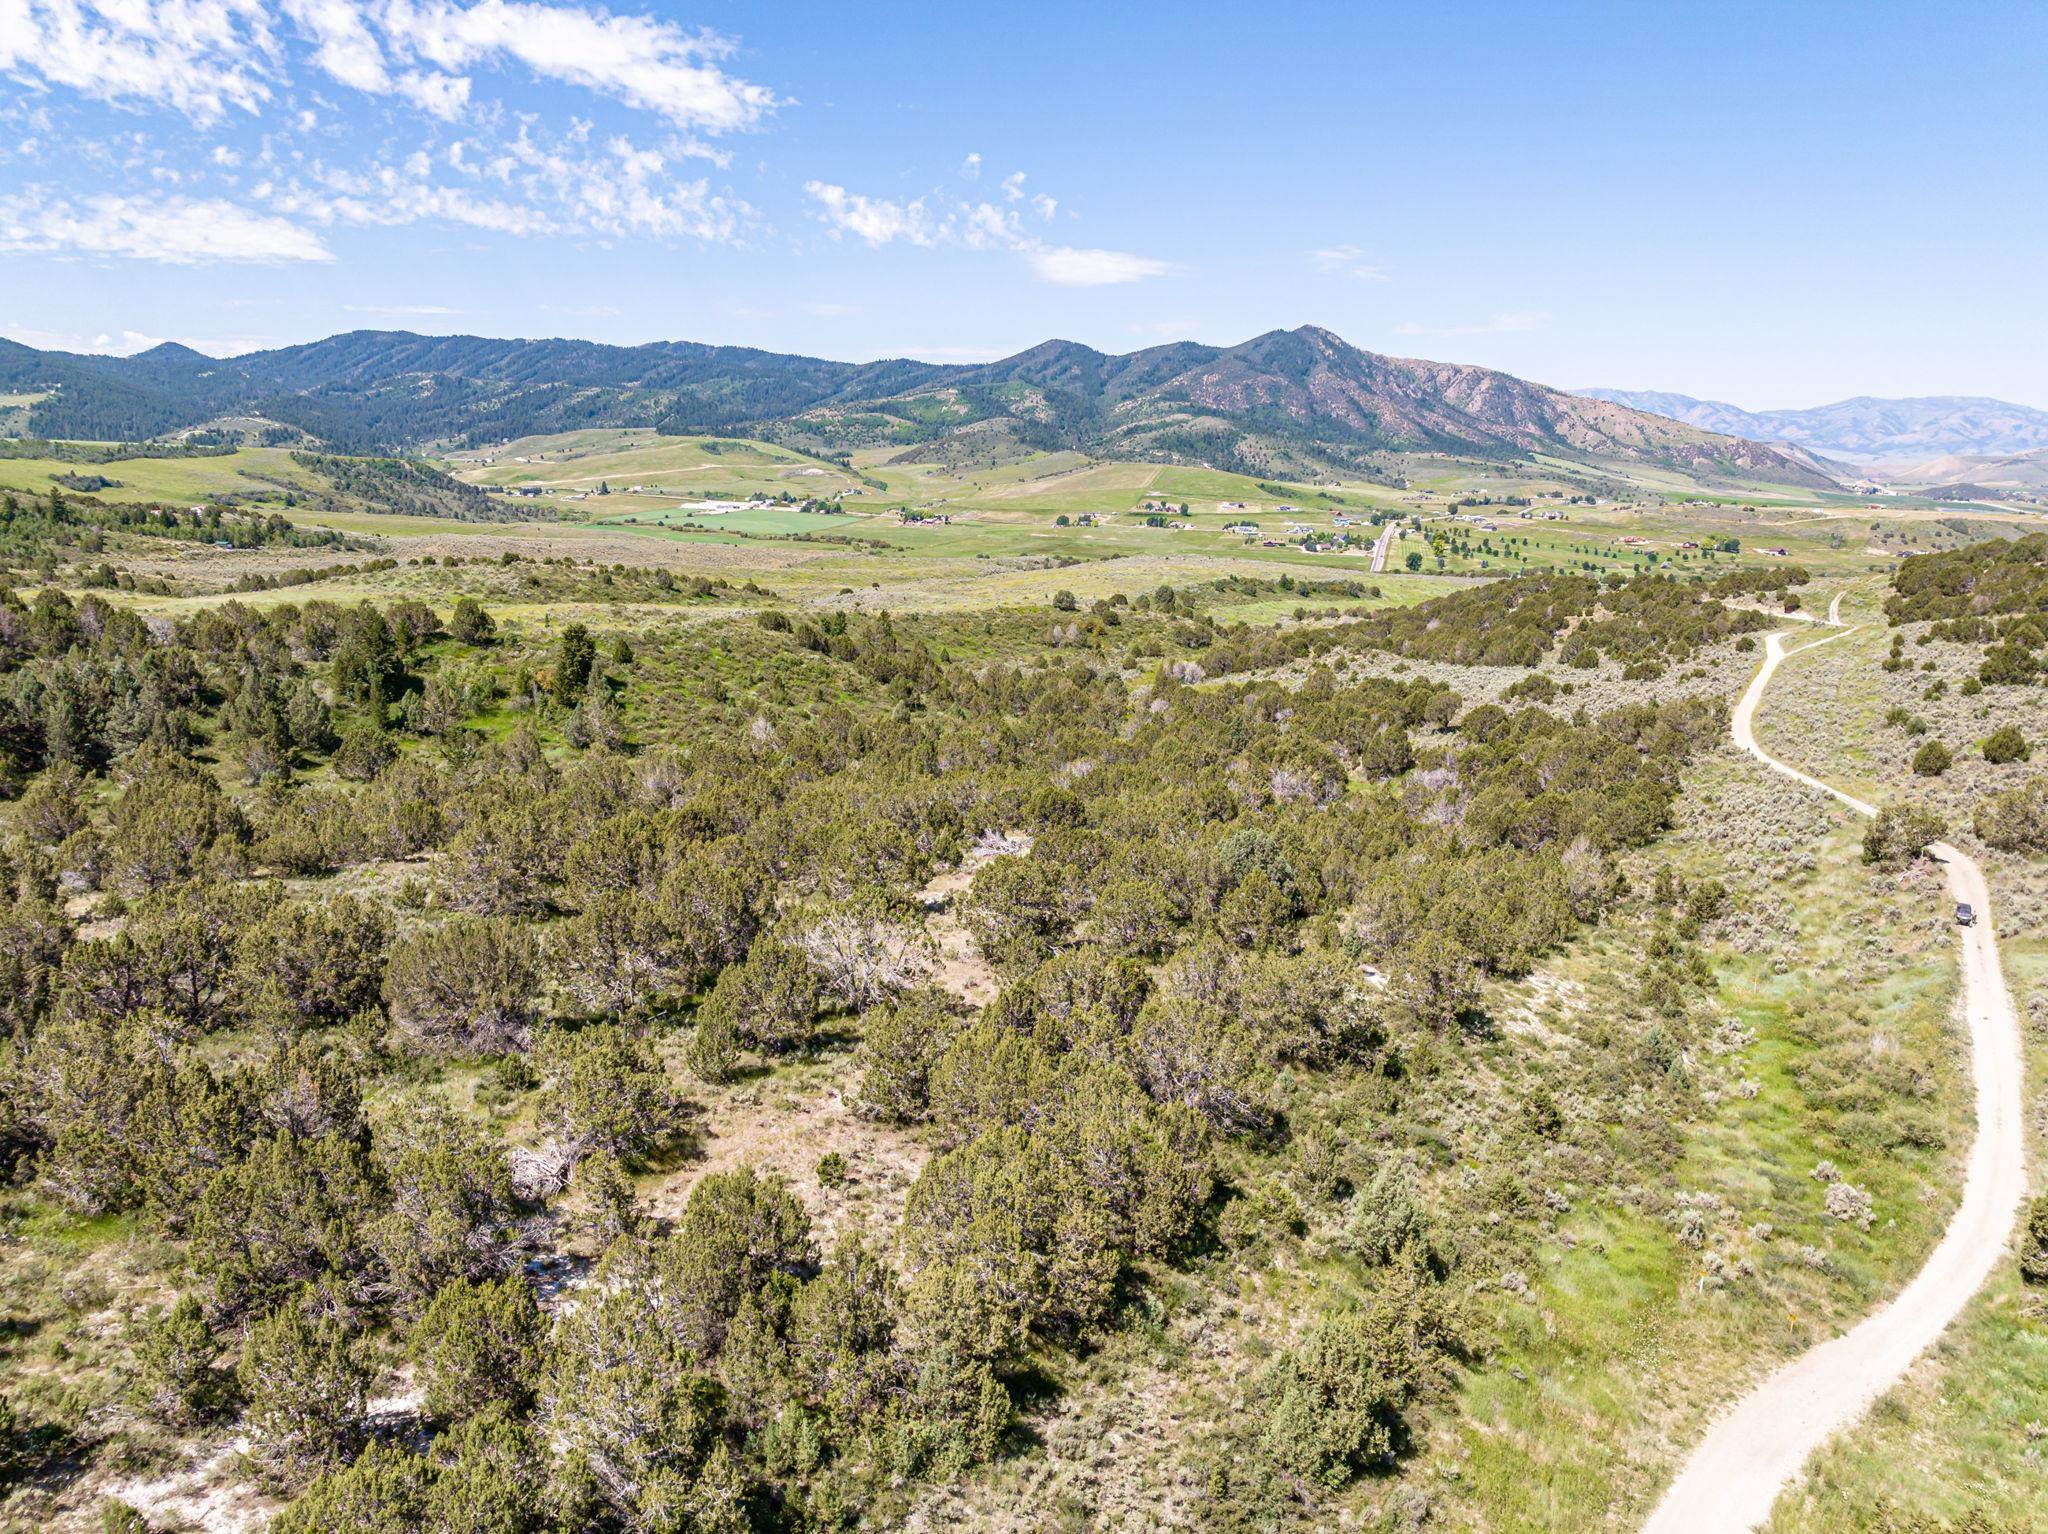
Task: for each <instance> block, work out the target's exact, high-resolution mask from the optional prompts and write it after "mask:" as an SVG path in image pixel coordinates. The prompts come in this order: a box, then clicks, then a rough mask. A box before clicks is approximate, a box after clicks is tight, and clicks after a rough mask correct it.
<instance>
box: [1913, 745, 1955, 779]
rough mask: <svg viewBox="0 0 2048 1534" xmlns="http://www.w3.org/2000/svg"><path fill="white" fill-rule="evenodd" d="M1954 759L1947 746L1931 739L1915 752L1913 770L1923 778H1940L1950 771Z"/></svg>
mask: <svg viewBox="0 0 2048 1534" xmlns="http://www.w3.org/2000/svg"><path fill="white" fill-rule="evenodd" d="M1954 760H1955V758H1954V756H1953V755H1951V754H1950V752H1949V749H1948V747H1947V746H1944V745H1943V744H1942V743H1941V742H1940V741H1938V740H1930V741H1928V742H1927V743H1926V744H1925V745H1923V746H1922V747H1921V748H1920V749H1919V750H1918V751H1915V752H1914V753H1913V771H1914V772H1916V773H1918V774H1919V775H1920V776H1921V777H1923V778H1938V777H1940V776H1941V775H1942V774H1943V773H1944V772H1947V771H1948V769H1949V766H1950V764H1951V763H1952V762H1953V761H1954Z"/></svg>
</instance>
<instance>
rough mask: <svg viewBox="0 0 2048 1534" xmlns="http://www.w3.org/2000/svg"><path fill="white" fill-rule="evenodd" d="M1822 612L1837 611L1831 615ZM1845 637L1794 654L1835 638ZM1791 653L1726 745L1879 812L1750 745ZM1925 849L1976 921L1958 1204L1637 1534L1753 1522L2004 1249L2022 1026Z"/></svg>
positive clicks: (1718, 1531) (1950, 1313) (1761, 1397)
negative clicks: (1899, 1286) (1971, 1103)
mask: <svg viewBox="0 0 2048 1534" xmlns="http://www.w3.org/2000/svg"><path fill="white" fill-rule="evenodd" d="M1829 616H1830V618H1836V617H1837V616H1838V615H1837V611H1836V609H1835V608H1833V607H1831V608H1830V612H1829ZM1849 632H1852V631H1851V630H1848V629H1844V630H1842V631H1841V633H1836V634H1830V635H1829V636H1828V637H1827V638H1826V639H1820V640H1815V641H1814V642H1813V644H1807V645H1802V646H1800V647H1799V648H1800V649H1812V648H1813V646H1814V645H1815V644H1830V643H1832V642H1833V641H1834V640H1836V639H1839V638H1841V637H1842V635H1843V634H1846V633H1849ZM1787 653H1788V652H1787V651H1786V649H1785V636H1784V635H1783V634H1772V635H1770V636H1769V637H1768V638H1766V639H1765V641H1764V663H1763V665H1762V667H1761V668H1760V669H1759V670H1758V671H1757V674H1756V678H1755V680H1754V681H1752V682H1751V683H1750V684H1749V690H1748V691H1747V692H1745V693H1744V694H1743V695H1742V701H1741V702H1740V703H1738V704H1737V705H1736V708H1735V718H1734V724H1733V733H1734V736H1735V743H1736V744H1737V745H1738V746H1740V747H1742V749H1743V750H1745V751H1747V752H1749V753H1750V755H1752V756H1754V757H1756V758H1757V759H1758V760H1759V761H1761V762H1762V763H1763V764H1764V765H1765V766H1766V767H1769V768H1770V769H1771V770H1772V771H1774V772H1779V773H1783V774H1784V775H1785V776H1786V777H1788V778H1792V779H1794V780H1795V781H1797V782H1800V783H1804V784H1806V785H1807V786H1808V787H1810V788H1814V789H1817V790H1819V791H1820V792H1821V793H1824V794H1827V795H1830V796H1831V797H1833V798H1835V799H1837V800H1839V801H1841V802H1842V803H1843V804H1845V805H1847V806H1848V807H1849V808H1850V809H1852V810H1855V811H1856V812H1857V813H1858V814H1860V815H1875V814H1876V813H1877V810H1876V808H1875V806H1873V805H1870V804H1867V803H1865V802H1864V801H1863V800H1861V799H1858V798H1856V797H1855V796H1853V795H1851V794H1846V793H1843V792H1842V791H1841V790H1840V789H1838V788H1833V787H1830V786H1829V785H1828V784H1826V783H1823V782H1821V780H1820V779H1818V778H1816V777H1813V776H1811V775H1810V774H1808V773H1804V772H1801V771H1799V769H1798V768H1796V767H1788V766H1786V765H1785V763H1783V762H1780V761H1778V760H1777V759H1775V758H1774V757H1772V756H1771V755H1770V754H1769V753H1768V752H1766V751H1765V750H1764V749H1763V748H1762V747H1761V746H1759V745H1758V744H1757V742H1756V733H1755V728H1754V726H1755V720H1756V707H1757V703H1758V701H1759V700H1760V699H1761V698H1762V697H1763V694H1764V688H1765V687H1766V686H1767V685H1769V683H1770V680H1771V675H1772V673H1773V672H1775V671H1776V670H1777V669H1778V665H1779V662H1781V661H1783V660H1784V659H1785V656H1786V654H1787ZM1789 653H1792V654H1797V653H1798V651H1796V650H1795V651H1792V652H1789ZM1928 851H1929V852H1930V853H1931V854H1932V855H1933V856H1934V857H1935V858H1937V859H1939V860H1940V862H1941V864H1942V866H1943V869H1944V871H1945V872H1946V874H1947V880H1948V895H1949V898H1950V899H1951V900H1954V901H1965V900H1966V901H1968V902H1969V903H1970V905H1971V906H1972V907H1974V908H1975V910H1976V912H1977V924H1976V925H1975V926H1973V927H1959V928H1957V929H1956V930H1957V934H1958V936H1959V937H1960V938H1961V940H1962V956H1961V957H1962V977H1963V1011H1964V1015H1965V1017H1966V1019H1967V1020H1968V1023H1969V1029H1970V1068H1971V1074H1972V1076H1973V1077H1974V1079H1975V1083H1976V1094H1977V1138H1976V1140H1975V1142H1974V1143H1973V1144H1972V1145H1971V1146H1970V1155H1969V1160H1968V1162H1967V1164H1966V1166H1965V1170H1964V1177H1963V1197H1962V1202H1961V1203H1960V1204H1959V1205H1958V1206H1957V1208H1956V1212H1955V1216H1954V1218H1953V1219H1951V1220H1950V1221H1949V1226H1948V1230H1947V1231H1946V1232H1944V1233H1943V1235H1942V1238H1941V1241H1940V1243H1939V1244H1938V1245H1936V1247H1935V1248H1934V1251H1933V1253H1932V1255H1930V1256H1929V1257H1928V1259H1927V1262H1926V1265H1925V1266H1924V1267H1922V1268H1921V1269H1920V1271H1919V1273H1918V1274H1917V1275H1915V1277H1914V1279H1913V1281H1912V1282H1911V1283H1910V1284H1908V1285H1907V1286H1906V1287H1905V1288H1904V1289H1903V1290H1901V1291H1900V1293H1899V1294H1898V1295H1897V1297H1896V1298H1894V1299H1893V1300H1892V1301H1891V1302H1890V1303H1889V1304H1887V1305H1885V1306H1884V1307H1883V1308H1882V1309H1879V1310H1877V1311H1874V1312H1873V1313H1872V1314H1870V1315H1869V1316H1867V1317H1865V1318H1864V1319H1863V1320H1862V1321H1861V1322H1859V1323H1858V1324H1857V1325H1856V1326H1855V1327H1854V1328H1852V1329H1851V1330H1849V1331H1847V1332H1844V1333H1843V1334H1842V1335H1841V1336H1839V1337H1835V1338H1832V1339H1831V1340H1829V1341H1827V1342H1823V1343H1821V1344H1820V1345H1819V1346H1818V1347H1814V1348H1810V1349H1809V1350H1807V1351H1806V1352H1805V1353H1802V1354H1800V1356H1799V1357H1797V1358H1795V1359H1793V1360H1792V1361H1791V1362H1790V1363H1788V1364H1786V1365H1784V1366H1783V1367H1782V1368H1780V1369H1778V1370H1777V1372H1775V1373H1774V1374H1772V1375H1771V1376H1770V1377H1769V1378H1767V1379H1765V1380H1764V1381H1763V1383H1761V1384H1760V1385H1758V1386H1756V1388H1755V1389H1753V1390H1751V1391H1750V1393H1749V1394H1748V1395H1746V1396H1744V1397H1743V1398H1742V1399H1741V1400H1740V1401H1738V1402H1736V1403H1735V1405H1734V1406H1733V1407H1732V1408H1730V1409H1729V1410H1728V1411H1727V1412H1725V1413H1724V1414H1723V1415H1722V1416H1721V1417H1720V1418H1719V1419H1718V1420H1717V1421H1716V1422H1715V1423H1714V1425H1713V1427H1712V1428H1711V1429H1710V1430H1709V1431H1708V1433H1707V1436H1706V1439H1705V1440H1704V1441H1703V1442H1702V1443H1701V1444H1700V1445H1699V1447H1698V1448H1696V1449H1695V1450H1693V1452H1692V1456H1691V1457H1690V1458H1689V1459H1688V1460H1687V1461H1686V1462H1685V1465H1684V1467H1683V1468H1682V1469H1681V1470H1680V1471H1679V1473H1678V1479H1677V1480H1675V1481H1673V1482H1672V1483H1671V1487H1670V1489H1669V1490H1668V1491H1666V1492H1665V1494H1664V1497H1663V1500H1662V1501H1660V1502H1659V1503H1658V1504H1657V1509H1656V1511H1655V1512H1654V1513H1652V1514H1651V1515H1650V1521H1649V1522H1648V1523H1646V1524H1645V1525H1644V1526H1643V1534H1741V1531H1746V1530H1750V1529H1754V1528H1757V1527H1758V1526H1760V1525H1761V1524H1762V1523H1763V1522H1764V1521H1765V1520H1766V1519H1768V1518H1769V1517H1770V1512H1771V1505H1772V1504H1773V1503H1774V1502H1776V1501H1777V1499H1778V1494H1779V1492H1781V1491H1782V1490H1784V1488H1785V1486H1786V1485H1787V1484H1788V1483H1790V1482H1791V1481H1792V1480H1793V1478H1794V1477H1796V1476H1797V1475H1798V1474H1799V1471H1800V1468H1801V1467H1802V1466H1803V1465H1805V1463H1806V1461H1807V1458H1808V1457H1809V1456H1810V1455H1811V1454H1812V1453H1813V1451H1814V1450H1816V1449H1818V1448H1819V1447H1820V1446H1821V1445H1822V1444H1823V1443H1825V1442H1826V1441H1827V1440H1828V1438H1829V1437H1831V1436H1832V1435H1833V1434H1834V1433H1835V1432H1836V1431H1838V1430H1839V1429H1841V1428H1844V1427H1847V1426H1848V1425H1849V1424H1850V1423H1852V1422H1854V1421H1856V1419H1857V1418H1859V1417H1861V1416H1862V1415H1863V1413H1864V1412H1865V1411H1867V1410H1868V1409H1869V1408H1870V1406H1871V1404H1872V1403H1873V1402H1874V1401H1876V1400H1877V1398H1878V1397H1879V1396H1881V1395H1882V1394H1884V1392H1885V1391H1886V1390H1888V1389H1889V1388H1890V1387H1891V1386H1892V1384H1893V1383H1894V1382H1895V1381H1896V1380H1898V1378H1899V1377H1900V1376H1901V1375H1902V1374H1904V1373H1905V1372H1906V1370H1907V1368H1908V1367H1910V1366H1911V1365H1912V1363H1913V1361H1914V1360H1915V1359H1916V1358H1918V1357H1919V1356H1920V1355H1921V1354H1922V1353H1923V1352H1925V1351H1926V1350H1927V1349H1928V1347H1930V1346H1931V1345H1932V1344H1933V1343H1934V1341H1935V1339H1936V1338H1938V1337H1939V1336H1940V1335H1941V1334H1942V1332H1943V1331H1944V1330H1946V1329H1947V1327H1948V1324H1949V1323H1950V1322H1951V1321H1953V1320H1954V1319H1955V1317H1956V1315H1957V1313H1958V1312H1960V1311H1961V1310H1962V1308H1963V1306H1964V1305H1965V1304H1967V1303H1968V1302H1969V1299H1970V1296H1972V1295H1973V1294H1975V1293H1976V1292H1977V1290H1978V1289H1979V1288H1980V1287H1981V1286H1982V1285H1983V1283H1984V1280H1985V1279H1986V1278H1987V1277H1988V1276H1989V1275H1990V1273H1991V1270H1992V1269H1993V1268H1994V1267H1996V1266H1997V1265H1998V1263H1999V1262H2000V1260H2001V1259H2002V1258H2003V1257H2004V1255H2005V1247H2006V1242H2007V1240H2008V1239H2009V1238H2010V1237H2011V1235H2012V1228H2013V1219H2014V1216H2015V1214H2016V1213H2017V1211H2018V1209H2019V1204H2020V1199H2021V1198H2022V1196H2023V1195H2024V1193H2025V1191H2026V1146H2025V1141H2024V1139H2023V1122H2022V1117H2021V1108H2020V1089H2021V1083H2022V1080H2023V1064H2022V1060H2021V1054H2020V1031H2019V1022H2018V1019H2017V1018H2016V1017H2015V1015H2014V1013H2013V1005H2012V997H2011V995H2010V994H2009V993H2008V992H2007V990H2006V986H2005V975H2004V972H2003V970H2001V968H2000V967H1999V962H1998V938H1997V929H1996V927H1995V925H1994V923H1993V919H1992V912H1991V892H1990V890H1989V889H1988V888H1987V887H1986V885H1985V882H1984V871H1983V870H1982V869H1981V868H1979V867H1978V866H1977V864H1976V863H1975V862H1974V861H1973V860H1972V859H1970V858H1968V857H1965V856H1964V855H1963V854H1962V853H1961V852H1959V851H1957V850H1956V849H1955V848H1954V847H1951V846H1949V845H1947V844H1946V843H1943V842H1936V843H1935V844H1934V845H1933V846H1931V847H1929V848H1928Z"/></svg>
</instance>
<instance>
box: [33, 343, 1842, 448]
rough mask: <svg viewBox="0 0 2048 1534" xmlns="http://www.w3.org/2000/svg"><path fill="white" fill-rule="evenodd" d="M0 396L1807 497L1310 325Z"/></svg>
mask: <svg viewBox="0 0 2048 1534" xmlns="http://www.w3.org/2000/svg"><path fill="white" fill-rule="evenodd" d="M0 391H8V392H13V393H16V394H26V395H40V396H41V397H40V398H39V399H37V400H36V401H35V402H34V403H33V404H32V405H30V406H29V407H28V410H27V418H26V429H27V430H28V432H29V433H31V434H33V435H38V436H46V437H68V438H94V439H101V440H106V439H114V440H131V439H140V438H146V437H157V436H164V435H171V434H176V433H179V432H184V431H189V430H192V429H196V428H200V427H203V426H206V425H208V424H209V423H214V422H219V421H222V420H224V419H232V420H236V421H238V422H249V421H255V422H259V423H275V424H276V425H278V426H280V427H283V428H289V429H291V432H293V433H303V434H305V435H306V436H308V437H312V438H315V439H318V440H319V441H320V442H323V443H325V444H327V445H329V446H330V447H333V448H336V449H339V450H341V451H344V452H367V451H392V450H408V449H414V448H419V447H423V446H427V445H431V444H454V445H459V446H477V445H482V444H486V443H490V442H497V441H503V440H507V439H510V438H513V437H518V436H524V435H528V434H531V433H535V432H545V431H562V430H569V429H574V428H580V427H592V426H651V427H654V428H656V429H658V430H661V431H664V432H670V433H676V434H681V433H687V432H724V433H733V434H740V433H744V434H748V435H756V436H763V437H769V438H772V439H775V440H780V441H784V442H788V443H790V444H791V445H793V446H802V447H805V448H808V449H810V450H812V451H817V452H824V453H844V452H847V451H851V450H852V449H854V448H874V447H889V446H896V447H899V448H900V449H901V450H902V451H903V452H904V454H905V455H906V456H914V457H918V458H937V459H939V460H940V461H946V460H949V459H950V460H958V461H994V460H1000V459H1001V458H1003V457H1005V456H1014V455H1015V454H1017V453H1020V452H1023V451H1029V450H1033V449H1047V450H1057V449H1073V450H1080V451H1084V452H1090V453H1095V454H1098V455H1102V456H1114V457H1125V458H1141V459H1151V460H1160V461H1170V462H1183V463H1205V464H1210V465H1213V466H1215V467H1218V468H1230V469H1236V470H1240V471H1245V472H1252V473H1261V474H1274V475H1280V476H1283V477H1297V478H1298V477H1305V476H1309V475H1313V474H1318V473H1324V472H1329V471H1335V470H1343V471H1351V472H1364V473H1381V474H1386V475H1392V474H1395V473H1398V472H1399V463H1398V460H1399V456H1400V455H1405V454H1413V453H1453V454H1459V455H1470V456H1477V457H1482V458H1490V459H1496V460H1512V459H1525V458H1527V457H1528V456H1529V455H1531V454H1539V453H1540V454H1545V455H1550V456H1554V457H1562V458H1566V459H1570V460H1574V461H1577V462H1579V463H1582V464H1585V465H1587V466H1588V467H1589V468H1596V469H1597V468H1601V467H1614V466H1620V467H1624V468H1629V467H1637V468H1657V469H1665V470H1670V471H1674V472H1676V473H1679V474H1682V475H1685V476H1687V477H1688V478H1691V479H1694V480H1700V481H1707V482H1714V483H1736V484H1739V483H1745V482H1757V481H1763V482H1769V483H1775V484H1785V485H1798V486H1804V487H1809V488H1828V487H1830V486H1831V485H1832V483H1833V480H1832V477H1831V475H1830V473H1829V472H1828V467H1827V466H1826V465H1825V464H1822V463H1820V462H1818V461H1817V460H1815V459H1814V458H1812V457H1811V455H1809V454H1807V453H1805V452H1804V451H1802V450H1800V449H1798V448H1796V447H1793V448H1788V447H1783V446H1770V445H1766V444H1763V443H1760V442H1756V441H1752V440H1745V439H1743V438H1741V437H1739V436H1730V435H1727V434H1724V433H1718V432H1716V431H1713V430H1711V429H1703V428H1702V427H1700V426H1697V425H1694V424H1690V423H1686V422H1681V421H1677V420H1674V419H1671V418H1668V417H1667V416H1665V415H1663V414H1659V413H1655V412H1646V411H1644V410H1641V409H1637V408H1634V407H1632V406H1630V405H1628V404H1626V403H1623V402H1614V401H1609V400H1604V399H1595V398H1585V397H1581V396H1576V395H1573V394H1570V393H1567V392H1565V391H1562V390H1558V389H1552V388H1548V387H1545V386H1544V385H1541V384H1534V383H1529V382H1526V381H1525V380H1522V379H1519V378H1514V377H1511V376H1509V375H1508V374H1505V373H1498V372H1493V371H1491V370H1489V369H1486V368H1477V367H1465V366H1459V365H1455V364H1451V363H1441V362H1427V361H1421V360H1417V359H1412V358H1402V357H1386V356H1381V355H1378V354H1376V353H1373V352H1367V351H1362V350H1360V349H1359V348H1357V347H1354V346H1351V345H1349V344H1348V343H1346V342H1345V341H1343V340H1342V339H1340V338H1339V337H1337V336H1335V335H1333V334H1331V333H1330V332H1329V331H1327V330H1323V329H1320V328H1318V327H1315V326H1303V327H1302V328H1300V329H1298V330H1276V331H1271V332H1269V333H1267V334H1265V335H1262V336H1257V337H1254V338H1253V339H1252V340H1250V341H1246V342H1243V343H1242V344H1240V345H1237V346H1223V347H1219V346H1205V345H1198V344H1195V343H1193V342H1178V343H1175V344H1172V345H1166V346H1155V347H1149V348H1147V349H1145V350H1142V351H1136V352H1130V353H1126V354H1122V355H1112V354H1108V353H1104V352H1099V351H1096V350H1094V349H1092V348H1090V347H1086V346H1082V345H1079V344H1077V343H1075V342H1071V341H1048V342H1045V343H1044V344H1043V345H1040V346H1035V347H1032V348H1031V349H1030V350H1028V351H1024V352H1020V353H1018V354H1017V355H1016V356H1013V357H1008V358H1005V359H1003V360H1001V361H999V362H990V363H984V364H978V365H959V364H940V363H929V362H916V361H910V360H902V359H899V360H893V361H886V362H872V363H848V362H833V361H827V360H824V359H821V358H816V357H802V356H791V355H785V354H781V353H776V352H766V351H757V350H753V349H751V348H747V347H731V346H706V345H700V344H697V343H694V342H656V343H652V344H649V345H645V346H634V347H621V346H603V345H599V344H597V343H594V342H589V341H574V340H500V339H492V338H486V337H480V336H420V335H413V334H410V333H408V332H404V331H354V332H350V333H348V334H346V335H338V336H331V337H328V338H327V339H325V340H321V341H314V342H309V343H307V344H305V345H300V346H288V347H283V348H280V349H278V350H275V351H264V352H252V353H248V354H246V355H243V356H239V357H231V358H214V357H207V356H204V355H202V354H201V353H199V352H195V351H192V350H190V349H189V348H186V347H182V346H177V345H171V344H166V345H163V346H158V347H155V348H153V349H151V350H149V351H146V352H142V353H140V354H138V355H136V356H133V357H104V356H89V355H81V354H77V353H66V352H43V351H37V350H34V349H33V348H30V347H26V346H20V345H17V344H15V343H12V342H0Z"/></svg>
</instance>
